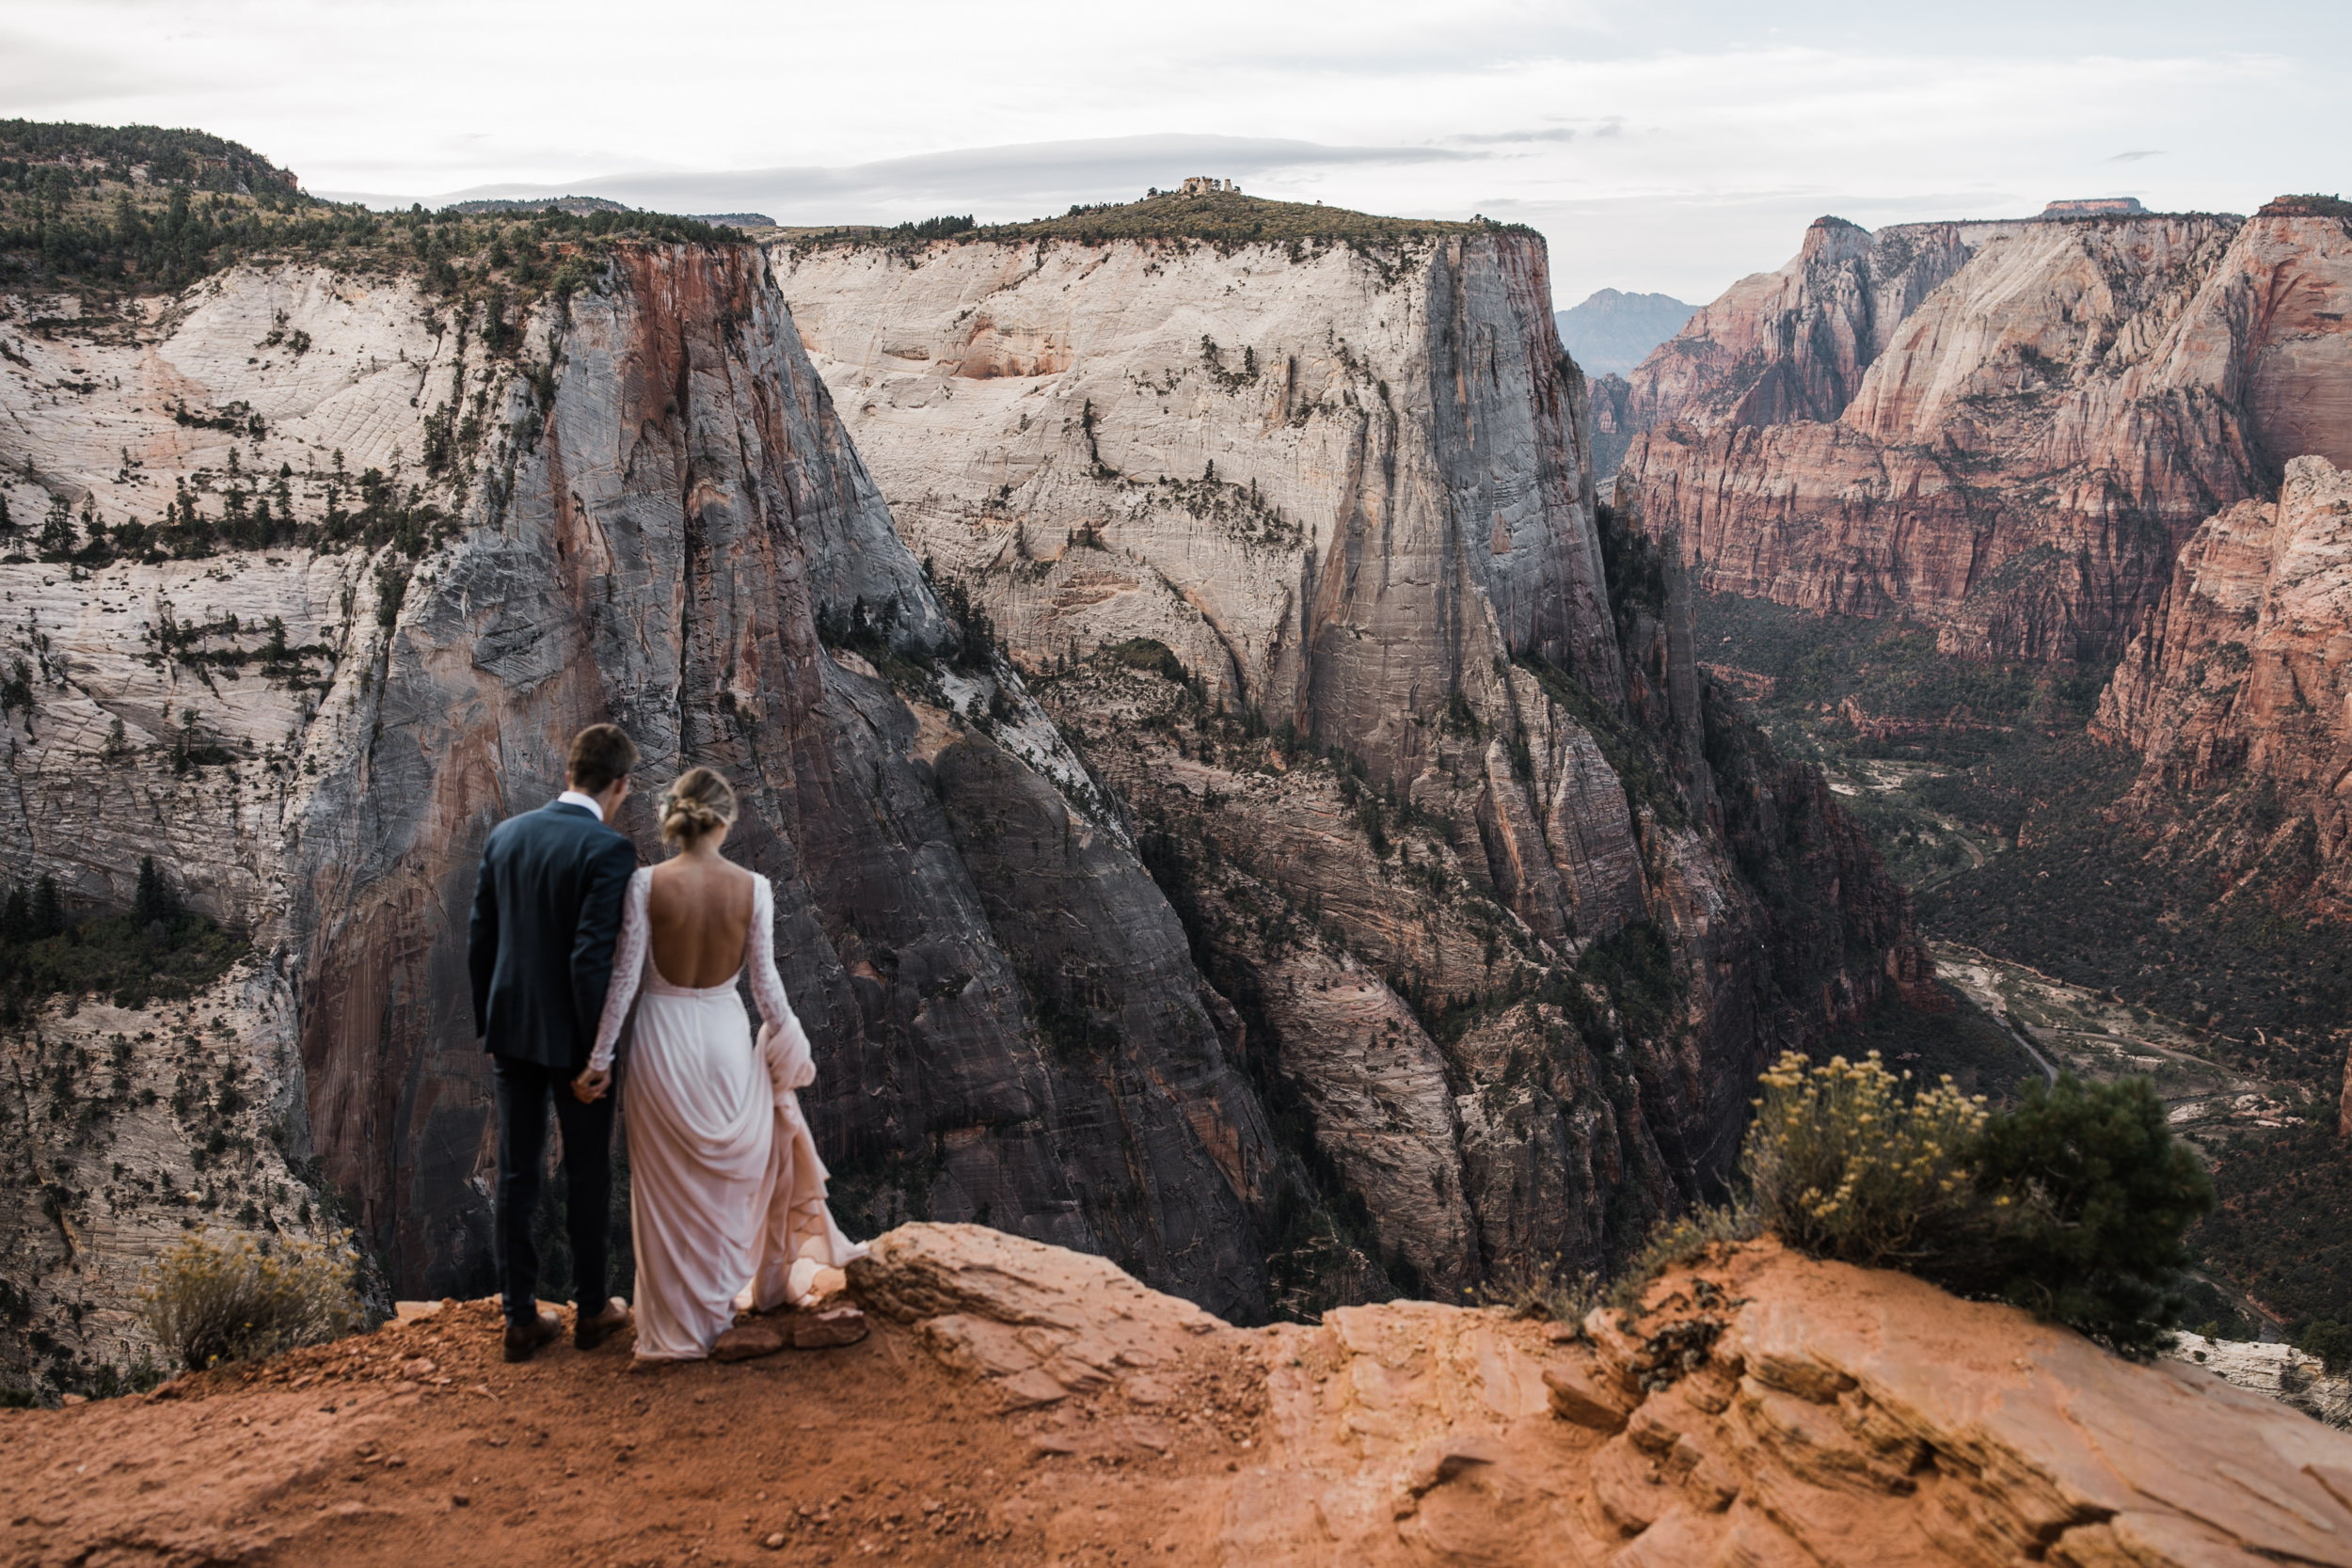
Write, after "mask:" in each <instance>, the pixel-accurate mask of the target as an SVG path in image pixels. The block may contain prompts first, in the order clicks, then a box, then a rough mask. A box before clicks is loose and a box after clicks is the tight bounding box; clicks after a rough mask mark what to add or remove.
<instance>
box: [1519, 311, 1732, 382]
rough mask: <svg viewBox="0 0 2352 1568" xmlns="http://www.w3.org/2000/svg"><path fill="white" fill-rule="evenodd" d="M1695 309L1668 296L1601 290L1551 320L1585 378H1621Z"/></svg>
mask: <svg viewBox="0 0 2352 1568" xmlns="http://www.w3.org/2000/svg"><path fill="white" fill-rule="evenodd" d="M1698 311H1699V308H1698V307H1697V306H1695V305H1685V304H1684V303H1682V301H1680V300H1678V299H1677V298H1675V297H1674V296H1673V295H1671V294H1629V293H1624V292H1623V291H1622V290H1618V289H1600V290H1597V291H1596V292H1595V293H1591V294H1588V295H1586V296H1585V299H1584V303H1583V304H1581V305H1579V306H1577V307H1576V308H1575V309H1570V310H1560V311H1555V312H1554V313H1553V315H1552V318H1551V319H1552V320H1553V321H1554V322H1556V323H1557V324H1558V325H1559V328H1560V342H1561V345H1562V346H1563V347H1565V349H1566V350H1567V351H1568V355H1569V356H1570V357H1571V358H1573V359H1574V360H1575V361H1576V362H1577V363H1578V364H1579V365H1581V366H1582V367H1583V369H1584V373H1585V374H1586V375H1590V376H1603V375H1624V374H1625V373H1627V372H1629V371H1630V370H1632V369H1633V367H1634V366H1636V365H1638V364H1640V363H1641V362H1642V361H1643V360H1644V359H1645V358H1647V357H1648V356H1649V351H1650V350H1652V349H1654V348H1656V347H1657V346H1658V345H1659V344H1661V343H1662V342H1664V341H1666V340H1667V339H1669V338H1671V337H1673V336H1674V335H1675V334H1676V333H1677V332H1679V331H1681V330H1682V324H1683V323H1684V322H1687V321H1689V320H1690V319H1691V318H1692V316H1695V315H1697V314H1698Z"/></svg>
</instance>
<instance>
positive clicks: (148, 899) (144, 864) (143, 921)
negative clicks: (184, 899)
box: [131, 855, 180, 927]
mask: <svg viewBox="0 0 2352 1568" xmlns="http://www.w3.org/2000/svg"><path fill="white" fill-rule="evenodd" d="M179 912H180V900H179V898H178V897H177V896H176V895H173V893H172V891H171V884H170V883H168V882H167V881H165V880H164V874H163V873H162V872H160V871H158V870H156V869H155V857H154V856H152V855H141V856H140V857H139V888H138V892H137V893H136V894H135V895H133V897H132V900H131V913H132V915H133V917H134V918H135V919H136V920H137V921H138V923H139V925H140V926H142V927H147V926H152V925H154V924H156V923H157V922H159V921H160V922H164V923H166V924H168V923H169V922H170V921H171V920H172V919H173V917H175V916H176V915H178V914H179Z"/></svg>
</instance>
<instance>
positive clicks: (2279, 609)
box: [2091, 457, 2352, 917]
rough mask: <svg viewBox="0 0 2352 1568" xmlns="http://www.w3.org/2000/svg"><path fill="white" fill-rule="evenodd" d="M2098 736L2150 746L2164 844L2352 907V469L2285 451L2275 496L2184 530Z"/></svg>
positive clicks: (2147, 807) (2282, 891)
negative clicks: (2351, 851)
mask: <svg viewBox="0 0 2352 1568" xmlns="http://www.w3.org/2000/svg"><path fill="white" fill-rule="evenodd" d="M2091 734H2092V735H2093V736H2095V737H2097V738H2099V739H2101V740H2105V741H2106V742H2108V743H2110V744H2115V745H2122V746H2128V747H2130V748H2131V749H2133V750H2134V751H2137V752H2139V753H2140V754H2141V756H2142V757H2143V758H2144V764H2143V767H2142V769H2141V772H2140V777H2139V782H2138V784H2137V785H2136V786H2135V788H2134V789H2133V791H2132V794H2131V795H2130V796H2129V797H2127V799H2126V806H2125V809H2127V810H2128V811H2129V812H2130V813H2131V815H2132V816H2133V817H2134V818H2135V819H2136V820H2137V821H2138V822H2140V823H2142V824H2144V825H2147V826H2149V827H2152V828H2153V829H2154V830H2155V832H2157V834H2158V843H2159V847H2160V850H2161V852H2165V853H2168V854H2169V855H2170V856H2172V857H2175V858H2178V859H2182V860H2186V861H2194V862H2202V863H2209V864H2210V865H2211V866H2212V867H2213V869H2214V871H2215V873H2216V874H2217V878H2218V879H2219V881H2220V885H2221V887H2222V889H2223V890H2224V895H2225V896H2227V895H2228V892H2229V890H2231V889H2233V887H2234V886H2235V885H2236V884H2238V883H2240V882H2242V881H2244V880H2246V879H2249V878H2251V877H2253V876H2254V875H2255V874H2256V873H2258V872H2267V873H2270V875H2268V876H2265V877H2264V878H2263V887H2264V892H2265V895H2266V896H2269V897H2272V898H2275V899H2279V900H2280V901H2282V902H2285V903H2287V904H2288V905H2290V906H2292V907H2296V908H2302V909H2307V910H2310V911H2313V912H2325V913H2328V914H2332V915H2335V916H2338V917H2341V916H2342V915H2343V914H2344V912H2345V911H2347V910H2352V871H2348V870H2347V866H2346V860H2345V856H2344V845H2345V841H2346V838H2347V837H2352V816H2347V813H2346V811H2345V805H2344V789H2345V785H2346V782H2347V780H2352V474H2345V473H2344V472H2341V471H2339V470H2338V469H2337V468H2336V467H2334V466H2332V465H2331V464H2329V463H2328V461H2327V460H2326V459H2324V458H2319V457H2298V458H2296V460H2295V461H2294V462H2292V463H2290V464H2288V465H2287V470H2286V479H2285V482H2284V483H2282V484H2281V485H2280V490H2279V499H2277V500H2275V501H2259V500H2249V501H2240V502H2239V503H2238V504H2237V505H2235V506H2233V507H2231V508H2229V509H2228V510H2227V511H2224V512H2222V513H2220V514H2218V515H2215V516H2213V517H2211V518H2208V519H2207V520H2206V521H2205V523H2204V524H2203V525H2202V526H2201V527H2200V528H2199V529H2198V530H2197V531H2196V532H2195V533H2194V534H2192V535H2191V536H2190V537H2189V541H2188V543H2187V544H2186V545H2185V546H2183V547H2182V550H2181V556H2180V560H2179V562H2177V563H2176V564H2175V565H2174V567H2173V571H2172V580H2171V582H2170V583H2169V585H2168V586H2167V588H2166V589H2165V591H2164V594H2163V596H2162V597H2161V598H2160V599H2159V600H2158V601H2157V602H2156V603H2155V604H2154V605H2153V606H2152V607H2150V609H2149V610H2148V611H2147V612H2146V613H2145V615H2144V616H2143V617H2142V619H2141V623H2140V627H2139V630H2138V634H2137V636H2135V637H2134V638H2133V639H2132V642H2131V645H2130V647H2129V648H2128V649H2126V651H2125V652H2124V655H2123V659H2122V663H2121V664H2119V665H2118V666H2117V667H2116V672H2115V675H2114V678H2113V679H2112V680H2111V681H2110V682H2109V683H2108V686H2107V689H2106V691H2105V692H2103V693H2102V694H2101V696H2100V699H2099V711H2098V714H2097V717H2096V718H2095V719H2094V720H2093V721H2092V723H2091Z"/></svg>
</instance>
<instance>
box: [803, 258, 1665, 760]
mask: <svg viewBox="0 0 2352 1568" xmlns="http://www.w3.org/2000/svg"><path fill="white" fill-rule="evenodd" d="M770 256H771V262H772V265H773V267H774V270H775V274H776V278H777V281H778V284H779V286H780V287H781V288H782V289H783V291H784V293H785V295H786V297H787V299H789V300H790V301H791V304H792V309H793V314H794V319H795V320H796V321H797V322H798V323H799V324H800V325H801V329H802V331H803V334H804V336H805V339H806V341H807V342H808V344H809V348H810V352H811V354H812V356H813V357H814V359H815V362H816V364H817V366H818V370H819V372H821V373H822V374H823V375H824V376H825V377H826V379H827V381H828V383H829V384H830V385H831V386H832V388H833V389H834V397H835V399H836V401H837V402H838V404H840V406H841V408H842V410H843V414H844V418H845V420H847V423H848V427H849V430H850V434H851V436H853V437H854V438H855V440H856V442H857V445H858V450H859V451H860V452H861V453H862V454H863V455H864V457H865V458H866V462H867V464H868V465H869V466H870V467H871V468H872V470H873V473H874V475H875V477H876V479H877V481H878V482H879V483H881V485H882V492H883V494H884V495H885V496H887V497H888V498H889V500H890V503H891V507H892V510H893V512H894V514H895V515H896V516H897V518H898V527H899V530H900V531H901V532H902V533H903V534H904V535H905V537H906V539H907V541H908V543H909V544H910V546H912V547H913V548H914V552H915V553H916V554H917V555H921V556H927V557H930V558H931V559H933V560H934V561H935V562H937V564H938V566H939V568H940V569H941V570H942V571H943V572H947V573H952V574H953V575H955V576H957V577H958V578H963V579H965V580H967V581H968V582H969V583H970V584H971V586H972V588H973V591H974V593H975V594H977V595H978V596H980V597H981V598H982V599H983V600H984V601H985V602H986V603H987V604H988V606H989V608H990V610H991V612H992V614H993V615H994V617H995V619H996V622H997V624H998V626H1000V627H1001V628H1002V629H1003V631H1004V632H1005V634H1006V636H1007V639H1008V641H1009V646H1010V647H1011V649H1012V651H1013V653H1014V655H1015V657H1017V658H1019V659H1020V660H1021V661H1022V663H1023V664H1024V665H1025V667H1027V668H1031V669H1037V668H1043V667H1045V666H1046V665H1048V664H1050V663H1051V662H1052V661H1054V660H1055V659H1057V658H1058V657H1064V656H1067V655H1069V654H1071V653H1073V652H1083V651H1086V650H1088V649H1090V648H1092V647H1094V646H1096V645H1098V644H1101V643H1103V642H1105V641H1109V642H1116V641H1123V640H1124V639H1127V638H1131V637H1136V636H1148V637H1152V638H1156V639H1157V640H1158V641H1162V642H1165V643H1166V644H1168V646H1169V647H1170V648H1173V649H1174V650H1175V651H1176V654H1177V656H1178V657H1180V658H1181V659H1182V660H1183V661H1184V665H1185V667H1186V668H1187V669H1190V670H1193V671H1195V672H1198V673H1200V675H1201V676H1202V677H1203V678H1204V679H1206V680H1207V681H1208V682H1209V684H1210V686H1211V687H1212V689H1214V690H1215V691H1217V692H1220V693H1223V694H1226V695H1227V696H1228V698H1229V700H1230V701H1232V702H1233V703H1235V704H1237V705H1248V706H1252V707H1256V708H1258V709H1259V710H1261V711H1262V712H1263V714H1264V715H1265V717H1266V719H1267V721H1268V722H1270V723H1279V722H1281V721H1286V720H1287V721H1291V722H1293V723H1294V724H1295V725H1296V727H1298V728H1299V729H1302V730H1305V731H1307V732H1309V733H1311V734H1328V735H1332V736H1346V737H1347V739H1348V744H1349V745H1350V746H1352V747H1353V748H1355V749H1356V750H1358V751H1359V752H1361V753H1362V754H1363V755H1364V756H1365V757H1367V758H1368V759H1370V760H1372V761H1374V762H1375V764H1376V765H1377V766H1378V767H1379V768H1380V770H1381V772H1382V773H1383V774H1386V775H1391V776H1394V777H1397V778H1400V779H1403V778H1409V777H1411V776H1412V775H1413V774H1414V773H1416V772H1418V771H1420V768H1421V766H1422V759H1423V758H1424V756H1425V754H1426V745H1425V742H1424V741H1423V739H1422V736H1421V734H1420V731H1419V729H1418V727H1417V726H1416V725H1415V724H1414V723H1413V722H1412V721H1413V719H1414V717H1415V716H1418V715H1423V714H1426V713H1428V712H1430V711H1432V710H1433V709H1435V708H1437V707H1440V706H1442V705H1444V704H1445V702H1446V700H1447V698H1448V696H1449V695H1450V694H1451V693H1452V692H1454V690H1456V689H1460V688H1463V687H1465V686H1478V685H1480V684H1481V683H1486V684H1488V685H1490V684H1491V679H1492V675H1491V672H1492V666H1493V660H1494V658H1495V657H1496V656H1498V655H1502V654H1506V653H1509V652H1531V653H1536V654H1540V655H1541V656H1542V657H1545V658H1546V659H1549V661H1550V662H1552V663H1553V664H1556V665H1558V666H1559V667H1560V668H1562V669H1564V670H1566V671H1568V672H1569V673H1572V674H1575V675H1577V676H1578V677H1579V678H1581V679H1585V680H1587V681H1589V682H1590V683H1591V684H1592V686H1593V687H1594V688H1595V689H1597V690H1604V691H1605V690H1610V689H1614V688H1615V687H1616V685H1617V684H1618V681H1619V678H1620V677H1619V674H1618V671H1617V665H1616V650H1615V647H1614V645H1613V639H1612V638H1611V636H1610V634H1609V623H1608V611H1607V607H1606V589H1605V586H1604V584H1603V582H1602V579H1601V570H1600V562H1599V559H1598V555H1597V549H1596V547H1595V544H1594V540H1593V532H1592V509H1593V503H1594V496H1593V492H1592V489H1591V484H1592V480H1591V475H1590V471H1589V470H1590V463H1589V458H1588V453H1587V450H1586V448H1587V440H1588V437H1587V435H1586V432H1585V430H1584V427H1583V423H1582V420H1581V404H1582V399H1581V376H1580V375H1579V374H1578V372H1576V371H1575V370H1574V368H1573V366H1572V365H1570V364H1569V362H1568V361H1567V360H1566V358H1565V356H1563V355H1562V354H1561V353H1560V351H1559V347H1558V342H1557V340H1556V339H1555V337H1554V336H1553V333H1552V330H1551V325H1550V321H1549V314H1548V308H1547V305H1546V300H1547V298H1548V289H1549V284H1548V281H1547V278H1546V273H1545V266H1544V259H1543V251H1542V246H1541V243H1540V242H1539V241H1536V240H1534V239H1533V238H1532V237H1522V236H1517V235H1509V234H1499V235H1493V236H1482V237H1475V238H1464V239H1454V240H1447V241H1443V242H1434V243H1430V244H1426V245H1418V246H1413V245H1408V246H1406V247H1403V248H1401V249H1399V250H1396V251H1393V252H1388V251H1382V252H1364V251H1359V250H1357V249H1354V248H1350V247H1347V246H1343V245H1335V246H1329V247H1307V246H1301V247H1299V248H1298V249H1296V250H1295V251H1293V250H1291V249H1286V248H1285V247H1283V246H1281V245H1246V246H1242V247H1239V248H1237V249H1234V250H1232V251H1231V252H1230V253H1228V254H1220V253H1219V252H1218V251H1216V250H1215V249H1212V248H1209V247H1206V246H1195V245H1184V244H1182V243H1168V244H1154V243H1149V242H1137V241H1120V242H1112V243H1105V244H1103V245H1081V244H1075V243H1053V242H1048V243H1042V244H1031V245H1005V244H974V245H952V244H947V245H933V246H930V247H928V248H925V249H923V250H920V251H917V252H915V253H913V254H911V255H909V254H902V253H900V252H897V251H893V250H890V249H887V248H884V247H881V246H837V247H825V248H795V247H791V246H789V245H785V244H782V243H780V244H778V245H774V246H771V250H770Z"/></svg>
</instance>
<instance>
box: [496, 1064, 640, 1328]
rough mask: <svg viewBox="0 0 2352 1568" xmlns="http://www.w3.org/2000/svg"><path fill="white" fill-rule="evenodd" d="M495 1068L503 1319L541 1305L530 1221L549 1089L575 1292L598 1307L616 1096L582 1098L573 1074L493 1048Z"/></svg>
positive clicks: (607, 1239)
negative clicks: (560, 1143) (559, 1137)
mask: <svg viewBox="0 0 2352 1568" xmlns="http://www.w3.org/2000/svg"><path fill="white" fill-rule="evenodd" d="M490 1075H491V1080H492V1083H493V1085H495V1087H496V1090H497V1095H498V1117H499V1178H498V1200H497V1212H498V1248H499V1288H500V1289H501V1291H503V1292H504V1294H505V1302H506V1321H507V1322H508V1323H530V1322H532V1320H533V1319H535V1318H536V1317H537V1316H538V1312H539V1306H538V1298H539V1249H538V1247H537V1246H536V1245H535V1244H534V1243H532V1237H531V1225H532V1217H533V1215H534V1214H535V1213H536V1212H537V1210H538V1207H539V1181H540V1177H541V1173H542V1171H543V1170H544V1169H545V1168H546V1164H547V1148H548V1100H549V1098H550V1097H552V1098H553V1100H554V1101H555V1121H556V1126H557V1128H558V1129H559V1130H560V1131H561V1132H562V1134H563V1139H564V1221H565V1229H566V1231H567V1233H568V1235H569V1238H570V1241H571V1244H572V1300H573V1301H574V1302H576V1303H577V1304H578V1305H579V1307H580V1310H581V1311H582V1312H583V1313H587V1314H594V1313H596V1312H600V1311H602V1310H603V1309H604V1304H605V1301H606V1300H607V1299H608V1298H607V1294H606V1291H607V1286H608V1284H609V1279H608V1274H609V1268H608V1261H607V1255H608V1252H609V1250H610V1247H611V1240H612V1235H611V1233H612V1094H611V1093H609V1092H608V1093H607V1094H606V1095H605V1097H604V1098H603V1099H602V1100H598V1101H593V1102H591V1103H589V1104H585V1105H583V1104H581V1103H580V1099H579V1097H578V1096H576V1095H574V1094H573V1093H572V1078H573V1076H574V1074H572V1073H570V1072H568V1071H566V1070H564V1069H561V1068H551V1067H546V1066H543V1065H541V1064H540V1063H537V1062H526V1061H523V1060H521V1059H520V1058H518V1057H515V1056H501V1055H500V1054H498V1053H496V1052H493V1053H491V1055H490Z"/></svg>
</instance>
